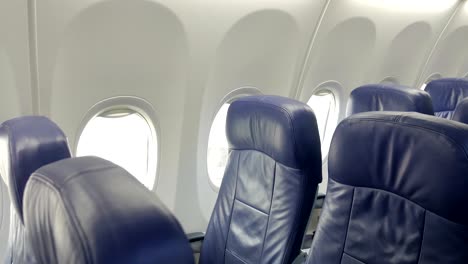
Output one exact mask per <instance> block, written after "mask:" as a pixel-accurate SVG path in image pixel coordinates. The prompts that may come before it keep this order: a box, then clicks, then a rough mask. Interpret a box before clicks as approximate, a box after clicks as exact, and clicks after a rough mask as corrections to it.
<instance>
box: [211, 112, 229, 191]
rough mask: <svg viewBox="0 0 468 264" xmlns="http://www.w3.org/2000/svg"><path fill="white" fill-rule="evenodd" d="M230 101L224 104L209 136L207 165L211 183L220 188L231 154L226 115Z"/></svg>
mask: <svg viewBox="0 0 468 264" xmlns="http://www.w3.org/2000/svg"><path fill="white" fill-rule="evenodd" d="M229 105H230V104H229V103H225V104H223V106H221V108H220V109H219V111H218V113H217V114H216V116H215V118H214V120H213V123H212V124H211V129H210V135H209V137H208V153H207V159H206V163H207V164H206V165H207V168H208V176H209V178H210V181H211V183H212V184H213V185H214V186H215V187H216V188H219V186H221V182H222V180H223V175H224V169H225V168H226V163H227V158H228V154H229V146H228V141H227V138H226V117H227V112H228V109H229Z"/></svg>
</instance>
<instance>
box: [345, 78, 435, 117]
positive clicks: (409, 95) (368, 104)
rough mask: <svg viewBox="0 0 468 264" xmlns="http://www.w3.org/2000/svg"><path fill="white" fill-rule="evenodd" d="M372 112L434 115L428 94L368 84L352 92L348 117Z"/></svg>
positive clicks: (386, 85)
mask: <svg viewBox="0 0 468 264" xmlns="http://www.w3.org/2000/svg"><path fill="white" fill-rule="evenodd" d="M370 111H399V112H419V113H423V114H428V115H434V110H433V108H432V101H431V97H430V96H429V94H428V93H426V92H424V91H421V90H418V89H412V88H409V87H406V86H401V85H394V84H368V85H363V86H360V87H358V88H356V89H354V90H353V91H352V92H351V95H350V97H349V101H348V107H347V116H350V115H354V114H357V113H361V112H370Z"/></svg>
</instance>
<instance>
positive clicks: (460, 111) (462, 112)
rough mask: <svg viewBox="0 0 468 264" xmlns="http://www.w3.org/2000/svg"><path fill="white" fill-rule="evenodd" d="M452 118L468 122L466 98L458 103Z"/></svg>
mask: <svg viewBox="0 0 468 264" xmlns="http://www.w3.org/2000/svg"><path fill="white" fill-rule="evenodd" d="M452 120H455V121H458V122H462V123H464V124H468V98H465V99H463V100H461V101H460V103H458V105H457V108H455V113H454V114H453V118H452Z"/></svg>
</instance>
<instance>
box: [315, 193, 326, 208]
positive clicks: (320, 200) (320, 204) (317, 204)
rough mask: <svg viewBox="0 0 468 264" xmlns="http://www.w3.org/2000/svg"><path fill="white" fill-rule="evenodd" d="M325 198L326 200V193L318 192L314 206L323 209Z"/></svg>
mask: <svg viewBox="0 0 468 264" xmlns="http://www.w3.org/2000/svg"><path fill="white" fill-rule="evenodd" d="M324 200H325V194H324V193H319V194H317V199H315V204H314V208H315V209H322V207H323V202H324Z"/></svg>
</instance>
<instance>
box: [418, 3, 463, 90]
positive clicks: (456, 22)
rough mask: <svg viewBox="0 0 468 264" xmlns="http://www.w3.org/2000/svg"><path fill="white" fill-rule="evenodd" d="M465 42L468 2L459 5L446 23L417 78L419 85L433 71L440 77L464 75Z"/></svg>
mask: <svg viewBox="0 0 468 264" xmlns="http://www.w3.org/2000/svg"><path fill="white" fill-rule="evenodd" d="M466 43H468V2H465V3H464V4H462V6H460V8H459V10H458V12H457V13H456V14H455V16H454V17H453V19H452V20H451V21H450V23H449V24H448V25H447V28H446V30H445V31H444V34H443V35H442V36H441V38H440V41H439V42H438V43H437V46H436V47H435V49H434V53H433V54H432V56H431V58H430V61H429V62H428V64H427V67H426V69H425V70H424V72H423V74H422V76H421V78H420V80H419V85H422V84H423V83H424V82H425V81H426V80H427V79H428V78H429V77H430V76H431V75H433V74H434V73H439V74H440V75H441V76H442V77H465V76H466V73H468V63H467V61H468V46H467V45H466Z"/></svg>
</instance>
